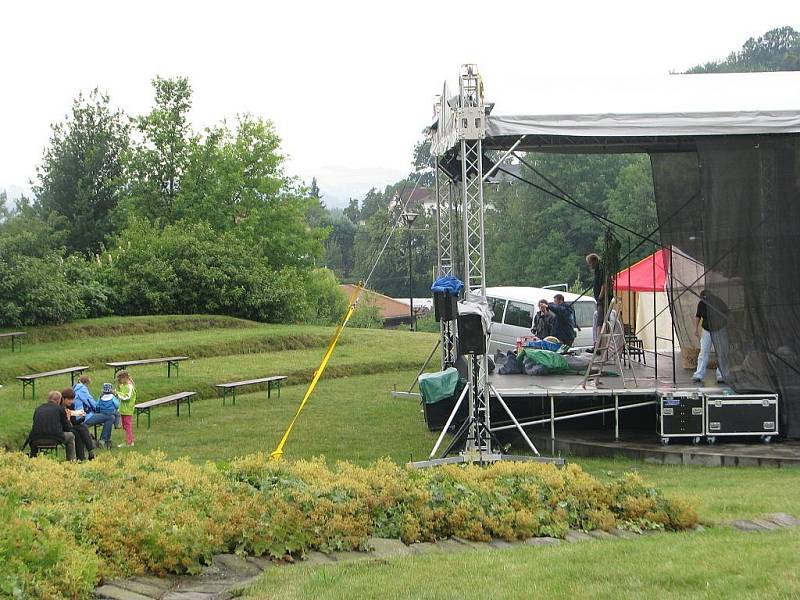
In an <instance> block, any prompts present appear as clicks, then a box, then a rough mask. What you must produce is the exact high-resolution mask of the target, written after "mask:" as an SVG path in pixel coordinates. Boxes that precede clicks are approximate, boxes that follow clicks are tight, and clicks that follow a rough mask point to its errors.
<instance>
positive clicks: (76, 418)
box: [61, 388, 94, 461]
mask: <svg viewBox="0 0 800 600" xmlns="http://www.w3.org/2000/svg"><path fill="white" fill-rule="evenodd" d="M74 403H75V391H74V390H73V389H72V388H65V389H63V390H61V406H63V407H64V408H65V409H66V410H67V417H68V418H69V423H70V425H71V426H72V433H74V434H75V454H76V456H77V457H78V460H79V461H84V460H86V458H87V457H88V458H89V460H94V440H93V439H92V435H91V434H90V433H89V429H88V428H87V427H86V425H84V424H83V423H82V422H81V421H83V417H85V416H86V415H85V414H84V412H83V410H78V409H76V408H75V405H74Z"/></svg>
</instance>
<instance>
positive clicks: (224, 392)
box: [222, 388, 228, 406]
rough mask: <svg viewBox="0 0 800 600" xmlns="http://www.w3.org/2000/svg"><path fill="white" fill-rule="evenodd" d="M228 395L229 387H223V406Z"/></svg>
mask: <svg viewBox="0 0 800 600" xmlns="http://www.w3.org/2000/svg"><path fill="white" fill-rule="evenodd" d="M227 396H228V388H222V406H225V398H227Z"/></svg>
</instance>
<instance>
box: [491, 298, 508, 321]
mask: <svg viewBox="0 0 800 600" xmlns="http://www.w3.org/2000/svg"><path fill="white" fill-rule="evenodd" d="M486 301H487V302H488V304H489V308H490V309H491V311H492V312H493V313H494V314H493V315H492V322H493V323H502V322H503V309H505V307H506V301H505V300H504V299H502V298H488V297H487V298H486Z"/></svg>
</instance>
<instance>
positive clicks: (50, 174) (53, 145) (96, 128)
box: [33, 89, 129, 251]
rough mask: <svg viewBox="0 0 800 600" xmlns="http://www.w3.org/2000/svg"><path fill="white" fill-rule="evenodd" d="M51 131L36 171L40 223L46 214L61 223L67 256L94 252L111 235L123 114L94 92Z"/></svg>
mask: <svg viewBox="0 0 800 600" xmlns="http://www.w3.org/2000/svg"><path fill="white" fill-rule="evenodd" d="M52 132H53V133H52V136H51V138H50V144H49V146H48V148H47V150H45V153H44V158H43V160H42V164H41V165H40V166H39V167H38V168H37V169H36V174H37V183H36V184H35V185H34V187H33V191H34V194H35V195H36V207H37V209H38V211H39V212H40V214H41V215H42V216H44V217H45V218H46V215H47V214H48V213H55V214H58V215H61V216H63V217H65V218H66V220H65V221H64V223H65V224H68V225H66V227H68V233H69V235H68V237H67V239H66V245H67V248H68V249H69V250H70V251H86V250H89V251H97V250H99V249H100V246H101V245H102V243H103V240H104V239H105V237H106V236H108V235H110V234H112V233H113V226H112V222H111V218H110V215H111V212H112V211H113V210H114V209H115V208H116V206H117V202H118V201H119V198H120V195H121V192H122V189H123V184H124V179H123V173H124V165H123V156H124V154H125V153H126V152H127V150H128V146H129V138H128V126H127V124H126V123H125V122H124V115H123V113H122V112H121V111H118V110H113V109H112V108H111V106H110V102H109V97H108V96H107V95H105V94H102V93H100V92H99V91H98V90H97V89H95V90H93V91H92V92H91V93H90V94H89V95H88V97H84V96H83V95H82V94H80V95H78V97H77V98H76V99H75V101H74V102H73V104H72V111H71V114H70V115H68V116H67V117H66V120H65V121H64V122H63V123H58V124H56V125H53V126H52Z"/></svg>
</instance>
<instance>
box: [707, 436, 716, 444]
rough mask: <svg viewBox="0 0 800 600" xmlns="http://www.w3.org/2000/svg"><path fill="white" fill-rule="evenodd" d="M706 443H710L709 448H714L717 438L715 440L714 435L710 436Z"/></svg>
mask: <svg viewBox="0 0 800 600" xmlns="http://www.w3.org/2000/svg"><path fill="white" fill-rule="evenodd" d="M706 441H707V442H708V445H709V446H713V445H714V443H715V442H716V441H717V438H715V437H714V436H713V435H710V436H708V437H707V438H706Z"/></svg>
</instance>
